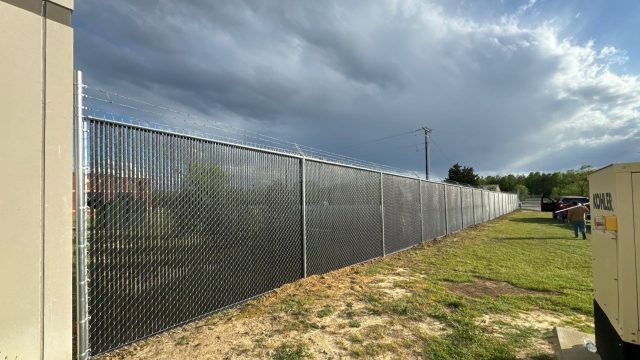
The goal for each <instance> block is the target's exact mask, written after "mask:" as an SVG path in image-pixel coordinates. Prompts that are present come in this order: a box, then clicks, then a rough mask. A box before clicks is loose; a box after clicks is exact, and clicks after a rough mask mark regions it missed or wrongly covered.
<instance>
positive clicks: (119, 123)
mask: <svg viewBox="0 0 640 360" xmlns="http://www.w3.org/2000/svg"><path fill="white" fill-rule="evenodd" d="M84 118H85V119H86V120H90V121H95V122H102V123H107V124H113V125H117V126H123V127H129V128H132V129H139V130H144V131H151V132H155V133H160V134H166V135H173V136H179V137H183V138H188V139H194V140H200V141H206V142H211V143H217V144H221V145H226V146H231V147H236V148H241V149H247V150H253V151H259V152H263V153H267V154H274V155H279V156H286V157H291V158H295V159H304V160H306V161H313V162H318V163H323V164H327V165H335V166H340V167H345V168H351V169H356V170H362V171H368V172H373V173H379V174H384V175H389V176H397V177H402V178H406V179H412V180H419V181H421V182H427V183H432V184H441V185H445V186H448V187H457V188H463V189H472V190H480V191H486V192H489V193H496V194H497V192H495V191H491V190H486V189H482V188H474V187H470V186H465V185H461V184H451V183H448V182H445V181H435V180H426V179H422V178H420V177H419V176H417V175H415V176H409V175H406V174H400V173H394V172H391V171H386V170H380V169H372V168H367V167H364V166H358V165H352V164H347V163H341V162H337V161H332V160H326V159H318V158H315V157H310V156H305V155H300V154H296V153H291V152H286V151H282V150H278V149H271V148H269V147H266V146H265V147H258V146H252V145H247V144H241V143H235V142H231V141H225V140H221V139H212V138H208V137H205V136H201V135H195V134H188V133H186V132H180V131H177V130H174V129H161V128H156V127H149V126H144V125H141V124H135V123H129V122H125V121H120V120H114V119H105V118H102V117H98V116H94V115H86V116H84ZM503 193H504V194H508V193H506V192H503Z"/></svg>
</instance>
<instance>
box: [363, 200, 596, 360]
mask: <svg viewBox="0 0 640 360" xmlns="http://www.w3.org/2000/svg"><path fill="white" fill-rule="evenodd" d="M398 267H402V268H405V269H408V270H410V271H411V273H412V274H414V275H419V279H416V280H413V281H410V282H407V283H403V284H402V285H401V286H403V287H404V288H405V289H406V290H409V291H410V292H411V293H412V295H410V296H405V297H402V298H400V299H394V300H388V299H387V300H385V299H383V298H382V297H381V296H380V295H379V294H377V293H375V292H367V293H364V294H362V295H361V299H362V300H363V301H364V302H366V303H367V304H368V305H369V306H370V311H371V312H372V313H380V314H387V315H390V316H395V317H400V318H407V319H412V320H419V319H421V318H424V317H431V318H435V319H437V320H439V321H440V322H442V323H443V324H445V325H446V326H447V328H449V329H451V331H449V332H447V333H446V334H444V335H441V336H430V337H428V339H427V340H426V341H425V342H424V343H423V344H422V346H423V350H422V353H423V357H425V358H427V359H515V358H516V354H517V352H518V351H521V350H522V349H525V352H526V349H527V347H528V346H529V344H530V343H531V341H532V340H533V339H534V338H539V339H542V338H545V337H546V336H548V334H540V333H539V331H537V330H535V329H533V328H529V327H524V328H523V327H517V326H510V325H509V324H504V326H503V327H504V330H505V331H504V333H502V334H501V335H502V336H501V337H497V336H494V335H492V334H490V333H491V331H490V329H486V328H484V327H483V326H481V325H479V324H478V322H477V321H475V319H477V318H478V317H480V316H482V315H484V314H505V315H514V314H516V313H517V312H527V311H533V310H541V311H549V312H555V313H559V314H564V315H566V316H568V317H569V318H575V319H576V320H575V322H574V323H571V324H569V325H572V326H574V327H577V328H578V329H580V330H583V331H588V332H592V331H593V329H592V325H591V324H590V323H585V322H584V320H583V319H584V317H585V316H586V317H589V318H591V317H592V316H593V308H592V299H593V291H592V283H591V243H590V241H589V239H588V240H587V241H584V240H581V239H580V240H575V239H574V238H573V233H572V231H571V230H570V229H569V228H568V227H566V226H565V225H562V224H559V223H557V222H554V221H553V220H552V219H550V216H549V215H548V214H546V213H534V212H518V213H515V214H512V215H511V216H509V217H508V218H506V219H502V220H499V221H496V222H493V223H490V224H487V225H485V226H483V227H482V228H480V230H476V229H470V230H467V231H464V232H461V233H459V234H456V235H454V239H447V240H445V241H444V242H443V243H440V244H435V245H433V246H426V247H424V248H420V249H416V250H414V251H409V252H407V253H403V254H399V255H398V256H394V257H390V258H386V259H385V260H384V261H381V262H377V263H373V264H371V265H370V266H369V267H368V268H367V269H366V270H365V271H366V272H367V273H368V274H369V275H378V276H384V275H385V274H387V273H390V272H392V271H393V270H394V269H395V268H398ZM477 279H486V280H492V281H501V282H506V283H508V284H511V285H513V286H515V287H518V288H522V289H528V290H533V291H535V292H529V293H527V294H506V295H500V296H490V295H486V296H482V297H480V298H478V297H470V296H466V295H463V294H459V293H454V292H452V291H451V290H449V289H448V287H447V284H448V283H451V282H473V281H476V280H477ZM580 315H583V316H582V317H580ZM529 356H531V357H533V358H539V359H544V358H547V357H548V356H549V355H548V354H535V353H531V354H529Z"/></svg>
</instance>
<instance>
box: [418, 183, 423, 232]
mask: <svg viewBox="0 0 640 360" xmlns="http://www.w3.org/2000/svg"><path fill="white" fill-rule="evenodd" d="M418 192H419V193H420V242H423V241H424V213H423V211H422V180H420V179H418Z"/></svg>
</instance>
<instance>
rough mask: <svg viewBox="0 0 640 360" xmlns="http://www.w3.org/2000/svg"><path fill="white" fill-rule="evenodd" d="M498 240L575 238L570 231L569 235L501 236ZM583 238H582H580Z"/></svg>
mask: <svg viewBox="0 0 640 360" xmlns="http://www.w3.org/2000/svg"><path fill="white" fill-rule="evenodd" d="M498 240H512V241H513V240H574V237H573V234H572V233H568V234H567V236H562V237H561V236H553V237H549V236H514V237H501V238H498ZM580 240H582V238H580Z"/></svg>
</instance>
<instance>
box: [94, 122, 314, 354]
mask: <svg viewBox="0 0 640 360" xmlns="http://www.w3.org/2000/svg"><path fill="white" fill-rule="evenodd" d="M87 125H88V130H89V134H88V136H89V139H90V148H89V165H90V167H89V171H88V173H87V174H86V177H87V183H88V205H89V207H90V212H89V230H88V239H89V241H88V243H89V246H90V247H89V258H88V270H89V280H90V286H89V306H90V314H91V322H90V331H89V339H90V345H91V351H92V354H99V353H102V352H105V351H107V350H110V349H113V348H116V347H119V346H121V345H124V344H127V343H130V342H132V341H134V340H136V339H140V338H143V337H146V336H149V335H152V334H154V333H157V332H159V331H162V330H165V329H168V328H171V327H174V326H177V325H179V324H182V323H184V322H186V321H189V320H192V319H195V318H198V317H201V316H203V315H205V314H207V313H210V312H212V311H214V310H217V309H220V308H223V307H225V306H228V305H231V304H234V303H237V302H239V301H242V300H245V299H248V298H251V297H253V296H256V295H259V294H262V293H264V292H267V291H269V290H271V289H274V288H276V287H278V286H281V285H282V284H285V283H288V282H291V281H294V280H296V279H299V278H301V276H302V270H303V269H302V266H303V264H302V233H301V178H300V167H299V160H298V159H295V158H289V157H284V156H278V155H274V154H266V153H262V152H258V151H251V150H247V149H241V148H236V147H233V146H228V145H221V144H217V143H213V142H208V141H203V140H197V139H192V138H187V137H183V136H177V135H169V134H164V133H159V132H154V131H149V130H142V129H138V128H130V127H127V126H122V125H115V124H111V123H106V122H101V121H93V120H90V121H88V123H87Z"/></svg>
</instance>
